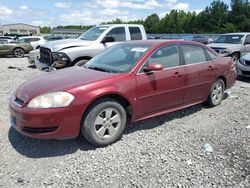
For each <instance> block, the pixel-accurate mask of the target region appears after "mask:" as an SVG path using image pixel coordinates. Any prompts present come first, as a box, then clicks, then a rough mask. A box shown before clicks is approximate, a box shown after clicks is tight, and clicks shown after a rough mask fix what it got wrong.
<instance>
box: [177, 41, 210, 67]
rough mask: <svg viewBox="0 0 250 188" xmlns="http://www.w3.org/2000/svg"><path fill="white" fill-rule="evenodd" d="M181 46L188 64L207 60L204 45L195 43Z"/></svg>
mask: <svg viewBox="0 0 250 188" xmlns="http://www.w3.org/2000/svg"><path fill="white" fill-rule="evenodd" d="M181 48H182V51H183V54H184V59H185V63H186V64H187V65H188V64H195V63H200V62H205V61H207V58H206V55H205V53H204V50H203V49H202V47H200V46H195V45H182V46H181Z"/></svg>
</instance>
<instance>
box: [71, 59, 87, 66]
mask: <svg viewBox="0 0 250 188" xmlns="http://www.w3.org/2000/svg"><path fill="white" fill-rule="evenodd" d="M88 61H89V59H81V60H79V61H77V62H76V63H75V64H74V66H82V65H84V64H86V63H87V62H88Z"/></svg>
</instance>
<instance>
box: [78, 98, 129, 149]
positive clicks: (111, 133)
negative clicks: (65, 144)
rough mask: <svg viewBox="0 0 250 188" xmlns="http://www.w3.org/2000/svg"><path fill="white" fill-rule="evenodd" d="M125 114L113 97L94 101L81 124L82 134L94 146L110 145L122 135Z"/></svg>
mask: <svg viewBox="0 0 250 188" xmlns="http://www.w3.org/2000/svg"><path fill="white" fill-rule="evenodd" d="M126 124H127V114H126V111H125V109H124V107H123V106H122V105H121V104H120V103H118V102H117V101H115V100H113V99H109V98H106V99H102V100H99V101H97V102H95V103H94V104H93V105H92V106H91V107H90V109H89V110H88V111H87V114H86V116H85V118H84V121H83V123H82V125H81V132H82V135H83V136H84V137H85V138H86V140H88V141H89V142H90V143H91V144H93V145H95V146H107V145H110V144H112V143H114V142H116V141H117V140H119V139H120V138H121V137H122V134H123V132H124V130H125V128H126Z"/></svg>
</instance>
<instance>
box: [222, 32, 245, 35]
mask: <svg viewBox="0 0 250 188" xmlns="http://www.w3.org/2000/svg"><path fill="white" fill-rule="evenodd" d="M223 35H250V33H249V32H240V33H225V34H223Z"/></svg>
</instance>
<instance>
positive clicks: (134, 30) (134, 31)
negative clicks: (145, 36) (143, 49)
mask: <svg viewBox="0 0 250 188" xmlns="http://www.w3.org/2000/svg"><path fill="white" fill-rule="evenodd" d="M129 32H130V37H131V40H141V39H142V35H141V30H140V28H139V27H129Z"/></svg>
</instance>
